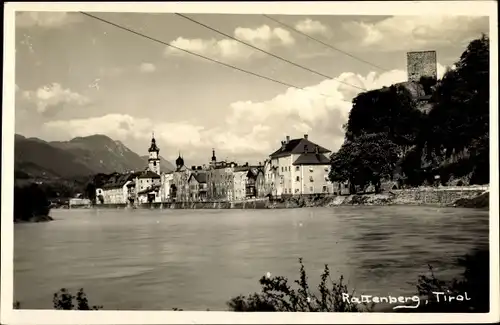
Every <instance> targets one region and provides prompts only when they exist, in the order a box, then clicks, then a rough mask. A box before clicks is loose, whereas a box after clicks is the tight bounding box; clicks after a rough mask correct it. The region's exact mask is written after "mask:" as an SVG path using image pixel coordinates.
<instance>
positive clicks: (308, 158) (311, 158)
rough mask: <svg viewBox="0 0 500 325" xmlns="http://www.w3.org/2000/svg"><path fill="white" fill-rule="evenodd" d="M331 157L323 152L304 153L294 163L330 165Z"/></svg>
mask: <svg viewBox="0 0 500 325" xmlns="http://www.w3.org/2000/svg"><path fill="white" fill-rule="evenodd" d="M329 164H330V159H328V158H327V157H325V155H323V154H316V153H303V154H301V155H300V156H299V158H297V159H296V160H295V161H294V162H293V165H294V166H297V165H329Z"/></svg>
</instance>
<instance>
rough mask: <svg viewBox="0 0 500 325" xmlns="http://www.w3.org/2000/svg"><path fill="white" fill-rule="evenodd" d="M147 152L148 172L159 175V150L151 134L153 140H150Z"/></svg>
mask: <svg viewBox="0 0 500 325" xmlns="http://www.w3.org/2000/svg"><path fill="white" fill-rule="evenodd" d="M148 152H149V159H148V162H149V170H150V171H152V172H154V173H156V174H158V175H160V148H158V146H157V145H156V140H155V135H154V133H153V138H152V139H151V146H150V147H149V149H148Z"/></svg>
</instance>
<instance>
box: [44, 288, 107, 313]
mask: <svg viewBox="0 0 500 325" xmlns="http://www.w3.org/2000/svg"><path fill="white" fill-rule="evenodd" d="M75 300H76V306H75V304H74V301H75ZM52 301H53V303H54V309H59V310H99V309H102V308H103V307H102V306H92V307H90V306H89V302H88V299H87V295H86V294H85V292H83V288H82V289H80V290H78V292H77V294H76V296H73V295H72V294H71V293H70V292H69V291H68V290H67V289H65V288H62V289H60V290H59V291H58V292H56V293H54V298H53V299H52ZM75 307H76V308H75Z"/></svg>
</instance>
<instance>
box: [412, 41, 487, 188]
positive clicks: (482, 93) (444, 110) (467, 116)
mask: <svg viewBox="0 0 500 325" xmlns="http://www.w3.org/2000/svg"><path fill="white" fill-rule="evenodd" d="M455 66H456V68H455V69H451V70H449V71H448V72H446V74H445V75H444V76H443V78H442V80H440V81H439V83H438V84H437V86H436V87H435V91H434V93H433V96H432V103H433V108H432V109H431V111H430V112H429V115H428V117H427V119H426V121H425V124H424V127H423V128H422V130H421V134H420V138H421V139H420V141H419V142H420V143H424V144H425V150H426V151H427V154H428V155H430V154H434V155H436V156H438V157H442V159H447V158H450V157H453V156H455V155H457V154H460V153H462V152H469V153H470V155H469V157H468V158H466V159H469V160H470V161H471V164H470V166H472V167H471V168H472V169H473V170H469V172H472V173H475V176H474V177H473V179H472V180H471V182H488V180H489V163H488V162H489V38H488V37H487V36H486V35H483V36H482V37H481V38H479V39H476V40H473V41H472V42H471V43H470V44H469V45H468V47H467V49H466V50H465V51H464V52H463V53H462V55H461V57H460V60H459V61H457V62H456V63H455Z"/></svg>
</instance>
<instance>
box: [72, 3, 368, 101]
mask: <svg viewBox="0 0 500 325" xmlns="http://www.w3.org/2000/svg"><path fill="white" fill-rule="evenodd" d="M80 13H81V14H82V15H85V16H87V17H89V18H92V19H95V20H98V21H100V22H103V23H105V24H108V25H111V26H113V27H116V28H118V29H121V30H124V31H127V32H129V33H132V34H135V35H137V36H140V37H143V38H145V39H148V40H150V41H153V42H156V43H160V44H162V45H165V46H168V47H170V48H173V49H176V50H179V51H182V52H184V53H187V54H190V55H193V56H196V57H199V58H202V59H204V60H207V61H210V62H213V63H217V64H219V65H222V66H225V67H227V68H230V69H234V70H237V71H240V72H243V73H246V74H249V75H252V76H254V77H258V78H261V79H265V80H268V81H271V82H274V83H278V84H280V85H283V86H287V87H290V88H296V89H301V90H304V91H311V90H312V89H306V88H305V87H299V86H295V85H292V84H290V83H287V82H284V81H281V80H277V79H274V78H271V77H267V76H264V75H261V74H258V73H255V72H252V71H249V70H246V69H243V68H239V67H236V66H234V65H231V64H228V63H225V62H222V61H219V60H216V59H213V58H210V57H207V56H205V55H202V54H198V53H196V52H193V51H189V50H186V49H183V48H181V47H178V46H175V45H172V44H170V43H168V42H165V41H162V40H159V39H157V38H154V37H151V36H148V35H146V34H144V33H141V32H138V31H136V30H133V29H131V28H129V27H125V26H122V25H120V24H117V23H114V22H112V21H109V20H107V19H104V18H101V17H98V16H95V15H92V14H90V13H87V12H83V11H80ZM363 90H365V89H363ZM312 91H314V92H316V93H318V94H320V95H322V96H325V97H332V96H331V95H326V94H323V93H321V92H318V91H316V90H312Z"/></svg>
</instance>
